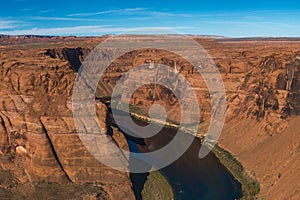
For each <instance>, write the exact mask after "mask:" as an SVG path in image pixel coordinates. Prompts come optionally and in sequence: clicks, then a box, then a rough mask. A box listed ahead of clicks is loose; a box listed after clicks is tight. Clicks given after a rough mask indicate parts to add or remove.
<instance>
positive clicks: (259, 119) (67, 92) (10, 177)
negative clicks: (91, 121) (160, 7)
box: [0, 36, 300, 200]
mask: <svg viewBox="0 0 300 200" xmlns="http://www.w3.org/2000/svg"><path fill="white" fill-rule="evenodd" d="M103 40H105V38H104V37H86V38H85V37H76V38H74V37H42V38H40V37H37V38H35V37H34V36H33V37H24V38H17V39H16V38H10V37H9V36H7V37H1V38H0V57H1V63H0V76H1V79H0V87H1V90H0V103H1V104H0V136H1V140H0V149H1V151H0V160H1V162H0V169H1V170H0V177H1V182H0V197H1V198H4V199H5V198H8V197H15V198H16V199H17V198H30V197H31V198H34V197H37V196H42V195H44V197H45V198H49V197H50V196H53V195H56V198H65V199H67V198H70V196H69V193H72V194H73V195H72V197H71V198H75V199H82V198H86V199H97V198H98V199H134V198H135V195H134V191H133V189H132V183H131V180H130V174H129V173H123V172H119V171H116V170H112V169H111V168H109V167H107V166H105V165H103V164H101V163H99V162H98V161H97V160H95V158H93V156H91V155H90V154H89V152H88V151H87V150H86V149H85V148H84V146H83V145H82V143H81V141H80V139H79V138H78V136H77V134H76V133H77V132H76V129H75V126H74V122H73V118H72V117H73V115H72V101H71V95H72V89H73V84H74V80H75V78H76V75H77V71H78V69H79V67H80V65H81V64H82V62H83V60H84V58H85V57H86V56H87V55H88V53H89V52H91V51H92V49H93V48H94V47H95V46H96V45H97V44H99V43H100V42H102V41H103ZM194 40H195V41H197V42H199V43H200V44H201V45H202V46H203V47H204V48H205V49H206V50H207V51H208V53H209V54H210V55H211V56H212V58H213V59H214V62H215V63H216V65H217V66H218V69H219V71H220V72H221V75H222V78H223V81H224V84H225V87H226V92H227V94H226V95H227V102H228V108H227V118H226V123H225V127H224V130H223V132H222V135H221V138H220V140H219V142H218V147H220V149H225V150H227V151H228V152H227V151H226V152H227V153H230V155H232V156H233V157H234V158H235V159H236V160H237V161H238V162H239V163H241V164H242V166H243V169H244V172H243V173H245V174H247V176H249V177H251V179H253V180H257V181H258V182H259V183H260V193H259V194H257V195H258V198H260V199H261V198H263V199H295V200H296V199H298V198H299V195H300V191H299V188H300V185H299V181H298V180H299V176H300V174H299V173H300V172H299V167H298V166H299V164H300V163H299V159H298V158H299V141H300V140H299V112H300V111H299V90H300V85H299V82H300V72H299V70H300V68H299V62H300V60H299V56H300V42H299V41H297V40H292V39H289V40H287V39H281V40H272V39H269V40H268V39H261V38H256V39H255V38H254V39H251V40H249V39H247V40H238V41H237V40H230V39H207V38H205V39H203V38H194ZM149 61H151V62H154V63H161V64H166V65H169V66H171V67H175V65H176V66H177V67H178V70H179V72H180V73H182V74H184V75H185V77H187V78H188V80H189V81H190V82H191V83H192V84H193V86H194V88H196V91H197V95H198V97H199V99H198V100H199V102H200V105H201V108H200V112H201V116H202V119H201V124H200V131H199V132H198V133H197V136H198V137H199V138H202V137H203V136H204V135H205V132H206V130H207V126H208V124H209V116H210V100H209V94H208V91H207V88H206V86H205V83H204V82H203V80H202V79H201V76H200V75H199V74H197V73H195V72H194V70H193V67H192V66H191V65H190V64H189V63H187V62H186V61H185V60H183V59H180V58H178V57H176V56H174V55H173V54H172V53H169V52H164V51H160V50H153V49H141V50H138V51H134V52H130V53H129V54H126V55H124V56H122V57H120V58H119V59H117V60H115V62H114V63H112V65H111V66H110V67H109V69H108V70H107V73H106V75H105V76H104V77H103V79H101V81H100V82H99V87H98V90H97V95H99V96H98V97H99V98H100V97H101V96H100V94H106V93H109V92H111V89H112V88H113V86H114V84H115V83H116V81H117V80H118V79H119V78H120V77H121V76H122V74H124V72H126V71H128V70H129V69H131V68H133V67H135V66H139V65H141V64H144V63H149ZM175 63H176V64H175ZM104 86H105V87H104ZM153 87H154V86H153V85H146V86H144V87H141V88H140V89H139V90H137V91H136V92H135V93H134V94H133V96H132V99H131V102H130V103H131V104H132V107H131V112H132V113H137V114H139V115H144V116H147V111H148V109H149V107H150V106H151V105H152V104H153V102H157V103H160V104H162V105H164V107H166V108H169V109H168V118H169V119H168V120H169V122H171V123H174V124H176V122H177V121H178V118H179V117H180V114H179V115H178V102H177V101H176V99H175V98H174V95H172V94H170V93H169V91H168V90H166V89H164V88H162V87H159V86H158V87H155V90H153ZM158 94H160V95H158ZM95 107H96V111H97V116H98V122H99V123H100V124H101V125H102V126H103V127H108V128H109V129H110V131H111V133H112V134H111V135H108V136H107V137H108V138H110V139H111V140H112V141H114V142H116V144H118V145H119V146H120V147H122V148H124V149H126V148H127V149H129V148H130V146H128V144H127V142H126V138H125V136H124V135H123V134H122V132H121V131H120V130H119V129H118V128H117V127H115V126H113V124H112V122H110V119H107V112H108V111H107V110H108V109H107V107H106V106H105V105H104V104H103V103H102V102H101V101H98V100H96V103H95ZM171 108H172V109H171ZM168 132H172V131H171V130H170V131H169V130H168ZM158 137H159V136H158ZM165 139H166V140H167V138H165ZM157 141H159V142H158V143H156V144H155V143H154V144H155V145H157V146H161V145H163V144H161V143H160V141H161V142H162V139H158V140H156V142H157ZM147 142H150V143H151V142H152V141H145V143H146V147H147V145H148V144H149V143H148V144H147ZM162 143H163V142H162ZM194 143H195V144H194V145H195V147H194V146H193V147H192V149H191V150H189V151H191V152H190V153H189V152H188V153H187V155H186V157H183V158H182V159H183V160H178V163H175V164H174V165H176V167H175V166H172V167H173V168H166V169H165V171H162V172H161V174H163V175H164V176H165V178H166V179H167V180H168V182H169V183H170V185H171V186H172V187H173V188H174V190H175V193H174V195H175V196H176V195H177V196H176V197H177V198H178V199H180V190H182V191H183V194H182V197H186V196H184V195H186V191H188V192H187V193H190V194H191V195H192V194H193V191H191V190H192V189H193V188H192V189H186V188H184V187H183V189H182V188H181V186H182V185H180V184H177V183H178V180H177V179H176V178H178V179H179V178H180V179H182V180H181V181H182V183H187V185H191V186H192V187H193V186H197V184H196V183H195V182H194V181H195V180H194V179H193V180H187V181H186V182H185V180H183V179H184V178H186V177H185V176H181V175H179V176H178V177H176V176H175V175H174V174H175V173H174V171H173V170H176V172H177V171H181V172H185V171H186V169H182V168H181V167H180V166H185V167H186V168H187V169H190V170H188V172H189V173H191V174H190V175H188V176H189V177H191V176H193V178H195V179H198V178H199V176H200V177H206V174H210V171H207V172H205V170H199V172H198V173H197V174H194V173H195V172H196V171H197V169H198V168H201V169H202V168H206V167H205V166H202V167H201V163H198V160H196V159H195V158H193V157H192V156H191V155H194V152H196V151H198V150H197V148H199V145H200V141H199V139H196V140H195V141H194ZM278 148H280V151H278ZM139 150H140V151H142V150H143V146H139ZM144 150H145V151H146V150H147V149H144ZM216 151H218V150H216ZM218 152H221V153H220V154H219V155H218ZM218 152H214V153H215V155H216V156H217V157H218V158H219V159H217V158H216V157H214V155H210V156H209V158H208V159H209V161H207V162H208V163H211V162H212V163H213V164H212V165H213V166H214V167H212V168H211V169H210V170H213V171H214V170H216V173H217V174H218V175H217V176H216V177H218V178H216V180H219V181H222V182H223V184H222V185H220V188H219V190H218V191H222V190H224V191H226V192H228V193H230V194H228V195H233V196H228V198H231V197H233V198H238V197H240V195H241V194H240V192H241V190H240V189H239V188H240V186H239V184H238V182H240V180H238V181H237V182H236V181H235V179H234V178H233V177H232V176H231V175H230V174H233V175H234V173H235V172H234V171H232V170H230V166H227V165H226V164H224V163H223V162H222V158H223V157H222V155H223V153H224V152H225V151H224V152H223V151H222V150H220V151H218ZM222 152H223V153H222ZM270 154H271V155H272V156H270ZM185 159H187V160H188V162H186V161H185ZM219 160H220V162H222V163H223V164H224V165H225V166H226V167H227V168H228V171H227V170H225V168H224V167H223V166H222V165H221V164H220V163H219ZM224 160H226V159H223V161H224ZM182 162H183V163H184V164H186V165H184V164H182ZM199 162H201V160H199ZM214 168H216V169H214ZM231 169H235V168H234V167H233V168H231ZM172 177H174V179H173V180H172ZM206 178H207V179H210V178H209V177H206ZM200 182H201V181H200ZM208 182H209V181H208ZM197 183H198V182H197ZM209 183H211V182H209ZM201 184H202V183H201ZM211 185H213V186H212V187H218V186H215V185H214V184H213V183H211ZM223 186H224V187H223ZM205 187H206V186H203V187H202V188H205ZM241 187H242V191H243V188H245V187H247V186H245V185H244V186H243V184H242V186H241ZM49 188H50V189H49ZM196 190H197V191H199V192H201V193H202V191H204V190H205V189H203V190H201V189H200V190H199V188H197V189H195V190H194V191H196ZM47 191H48V192H47ZM207 191H210V189H208V190H207ZM176 192H177V193H176ZM194 195H199V194H198V193H195V194H194ZM253 198H254V197H253Z"/></svg>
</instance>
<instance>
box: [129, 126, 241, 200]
mask: <svg viewBox="0 0 300 200" xmlns="http://www.w3.org/2000/svg"><path fill="white" fill-rule="evenodd" d="M135 121H136V123H138V124H139V125H146V123H145V122H142V121H137V120H135ZM127 128H128V129H129V130H128V131H131V132H133V133H134V130H132V129H130V127H127ZM177 131H178V130H176V129H174V128H166V127H165V128H163V129H162V130H161V131H160V132H159V133H158V134H156V135H155V136H152V137H150V138H146V139H136V138H133V137H128V136H127V137H126V138H127V140H128V144H129V147H130V150H131V151H132V152H151V151H155V150H157V149H159V148H162V147H163V146H165V145H166V144H168V143H169V142H170V141H171V140H172V139H173V137H174V136H175V135H176V133H177ZM125 135H126V134H125ZM137 135H139V134H137ZM188 137H192V136H191V135H189V136H188ZM200 147H201V142H200V139H199V138H195V139H194V141H193V143H192V144H191V146H190V147H189V148H188V150H187V151H186V152H185V153H184V154H183V155H182V156H181V157H180V158H179V159H178V160H176V161H175V162H173V163H172V164H171V165H169V166H167V167H165V168H163V169H161V170H159V171H160V173H161V174H162V175H163V176H164V177H165V178H166V179H167V181H168V182H169V184H170V185H171V186H172V189H173V193H174V198H175V199H176V200H193V199H199V200H234V199H240V198H241V196H242V192H241V191H242V188H241V184H240V183H239V182H238V181H237V180H235V179H234V177H233V176H232V174H231V173H230V172H229V171H228V170H227V169H226V168H225V167H224V166H223V165H222V164H221V163H220V161H219V160H218V158H217V157H216V156H215V155H214V154H213V153H210V154H209V155H207V156H206V157H205V158H203V159H199V158H198V153H199V150H200ZM148 174H149V173H144V174H131V180H132V183H133V186H134V190H135V193H136V197H137V199H141V195H140V193H141V190H142V189H143V184H144V183H145V181H146V180H147V176H148Z"/></svg>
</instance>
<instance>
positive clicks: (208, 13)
mask: <svg viewBox="0 0 300 200" xmlns="http://www.w3.org/2000/svg"><path fill="white" fill-rule="evenodd" d="M136 28H139V29H140V28H148V29H151V28H156V29H158V28H163V29H170V30H171V31H174V32H177V33H182V34H197V35H220V36H225V37H255V36H272V37H281V36H284V37H300V3H298V2H297V1H289V0H285V1H280V2H277V1H262V0H260V1H258V0H252V1H245V0H244V1H241V0H239V1H236V0H234V1H224V0H223V1H222V0H221V1H218V0H214V1H212V0H203V1H201V0H198V1H197V0H194V1H192V0H181V1H179V0H172V1H171V0H170V1H168V0H160V1H158V0H147V1H143V0H127V1H126V0H118V1H117V0H105V1H103V0H86V1H83V0H51V1H47V0H44V1H42V0H6V1H2V2H1V7H0V34H10V35H24V34H34V35H77V36H95V35H103V34H120V33H126V32H127V31H131V30H132V29H136Z"/></svg>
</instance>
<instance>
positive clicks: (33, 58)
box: [0, 48, 134, 199]
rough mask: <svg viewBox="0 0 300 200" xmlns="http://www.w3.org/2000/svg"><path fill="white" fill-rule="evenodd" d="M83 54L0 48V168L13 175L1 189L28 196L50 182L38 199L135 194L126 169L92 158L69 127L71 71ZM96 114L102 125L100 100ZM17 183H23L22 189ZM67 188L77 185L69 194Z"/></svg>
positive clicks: (82, 51) (69, 50)
mask: <svg viewBox="0 0 300 200" xmlns="http://www.w3.org/2000/svg"><path fill="white" fill-rule="evenodd" d="M45 52H46V53H45ZM47 52H48V53H47ZM87 53H88V50H85V49H82V48H63V49H60V50H58V49H54V50H50V51H49V50H47V49H38V48H30V49H28V50H26V51H22V50H7V51H5V52H2V50H1V61H2V64H1V66H0V76H1V78H0V86H1V91H0V138H1V140H0V150H1V151H0V160H1V162H0V169H2V170H9V173H10V174H11V176H12V177H13V178H14V180H15V183H14V185H9V186H5V185H1V186H0V188H1V189H3V190H4V191H5V192H3V194H5V193H7V195H8V196H13V195H23V196H25V197H30V196H32V195H33V194H34V191H35V190H38V188H39V187H44V186H46V185H47V184H51V186H49V187H50V188H51V187H52V186H54V187H57V188H56V189H55V188H53V191H52V194H51V193H49V192H44V193H43V194H40V195H41V196H40V197H39V198H45V199H47V198H50V195H52V197H57V198H66V197H63V196H64V195H66V194H68V195H69V196H68V198H72V199H73V198H75V199H83V198H90V199H97V198H98V199H105V198H106V199H134V194H133V190H132V186H131V182H130V178H129V174H128V173H123V172H120V171H117V170H113V169H111V168H109V167H107V166H105V165H103V164H102V163H100V162H99V161H98V160H96V159H95V158H94V157H93V156H92V155H91V154H90V153H89V152H88V151H87V149H86V148H85V146H84V145H83V143H82V142H81V140H80V139H79V137H78V134H77V131H76V129H75V126H74V122H73V118H72V117H73V115H72V103H71V94H72V87H73V83H74V80H75V77H76V71H75V70H76V69H78V67H80V65H81V62H82V60H83V56H84V55H86V54H87ZM49 55H50V57H49ZM97 114H98V120H99V122H100V124H101V125H102V126H104V128H106V114H107V110H106V106H104V105H103V104H102V103H101V102H98V103H97ZM114 132H115V133H116V134H119V133H118V130H116V129H115V130H114ZM107 137H111V136H110V135H107ZM111 140H112V141H115V140H113V139H111ZM123 140H125V138H123ZM121 141H122V140H121ZM124 143H126V141H123V143H122V145H124ZM86 184H89V185H86ZM22 187H23V188H26V187H28V191H27V193H26V192H25V191H22V189H20V188H22ZM64 187H67V189H65V190H64V189H63V188H64ZM75 188H77V189H75ZM68 190H69V191H68ZM72 190H77V191H75V192H74V196H73V195H72V194H71V193H70V194H69V192H71V191H72ZM82 190H84V191H86V192H82ZM14 191H15V192H14ZM30 192H31V193H30ZM0 193H1V192H0ZM9 194H10V195H9ZM26 194H28V196H27V195H26ZM47 195H49V196H47ZM0 198H1V194H0ZM3 198H7V196H5V195H4V196H3Z"/></svg>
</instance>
